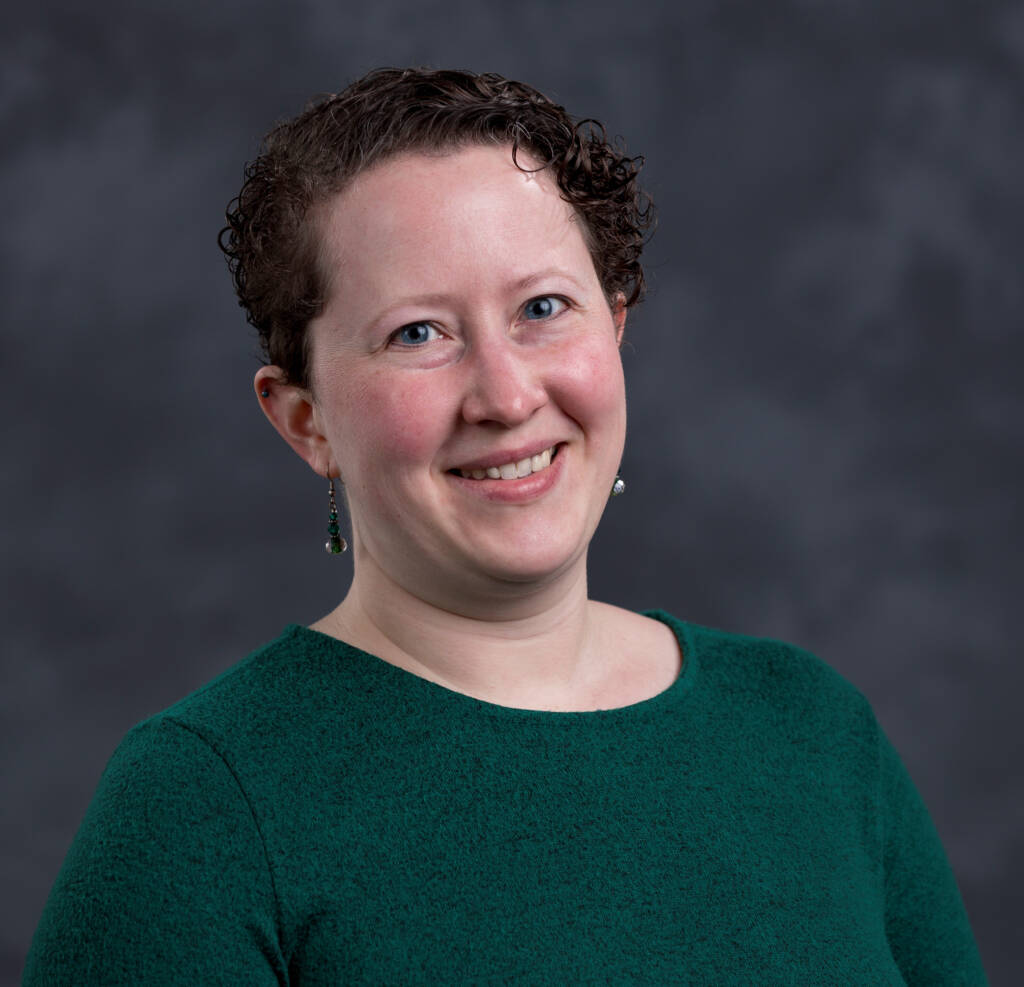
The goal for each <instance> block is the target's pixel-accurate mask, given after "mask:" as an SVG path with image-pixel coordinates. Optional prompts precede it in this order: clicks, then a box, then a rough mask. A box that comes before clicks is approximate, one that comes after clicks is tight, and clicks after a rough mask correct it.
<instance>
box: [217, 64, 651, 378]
mask: <svg viewBox="0 0 1024 987" xmlns="http://www.w3.org/2000/svg"><path fill="white" fill-rule="evenodd" d="M470 144H497V145H510V146H511V148H512V156H513V160H514V161H516V164H517V165H518V166H519V167H520V168H522V169H523V170H524V171H527V170H533V169H528V168H526V167H524V166H523V165H522V164H519V161H518V158H517V154H518V153H519V152H520V151H525V152H526V153H527V154H528V155H529V156H530V157H531V158H532V159H533V161H534V162H539V163H540V168H542V169H543V168H550V169H551V171H552V174H553V177H554V178H555V180H556V182H557V184H558V188H559V190H560V192H561V195H562V198H563V199H565V201H566V202H568V203H569V204H570V205H572V206H573V208H574V209H575V210H576V212H577V213H578V214H579V215H580V216H581V217H582V219H583V221H584V224H583V228H584V231H585V235H586V238H587V245H588V247H589V249H590V254H591V257H592V258H593V261H594V268H595V270H596V271H597V275H598V279H599V280H600V282H601V285H602V287H603V289H604V291H605V294H606V295H607V297H608V298H609V299H611V298H613V297H614V296H615V295H617V294H618V293H620V292H621V293H622V295H623V296H624V297H625V299H626V305H627V306H631V305H635V304H636V303H637V302H639V301H640V299H641V297H642V295H643V293H644V287H645V285H644V274H643V269H642V268H641V266H640V253H641V251H642V249H643V245H644V241H645V238H646V232H647V231H648V230H649V229H650V228H651V227H652V225H653V221H654V213H653V207H652V204H651V201H650V199H649V197H648V196H647V195H646V193H644V192H643V190H642V189H641V188H640V186H639V184H638V182H637V175H638V173H639V171H640V168H641V166H642V164H643V159H642V158H639V157H634V158H631V157H627V156H626V155H625V153H624V152H623V151H622V149H621V148H620V147H619V146H617V145H616V144H614V143H612V142H610V141H609V140H608V138H607V135H606V133H605V130H604V127H603V126H602V125H601V124H600V123H598V122H597V121H596V120H592V119H585V120H580V121H578V122H574V121H573V119H572V118H571V117H570V116H569V115H568V114H567V113H566V111H565V110H564V109H563V108H562V107H561V106H559V105H558V104H556V103H554V102H552V101H551V100H550V99H548V98H547V97H546V96H544V95H542V94H541V93H539V92H537V91H536V90H535V89H532V88H531V87H530V86H527V85H524V84H523V83H521V82H513V81H511V80H509V79H505V78H503V77H502V76H500V75H496V74H494V73H486V74H483V75H475V74H473V73H470V72H459V71H450V70H432V69H392V68H385V69H377V70H375V71H373V72H370V73H369V74H367V75H365V76H363V78H361V79H359V80H358V81H357V82H354V83H353V84H352V85H351V86H349V87H348V88H347V89H345V90H344V91H343V92H341V93H337V94H335V95H329V96H325V97H322V98H320V99H318V100H316V101H314V102H312V103H311V104H310V105H309V106H307V108H306V109H305V110H304V111H303V112H302V113H301V114H300V115H299V116H297V117H295V118H294V119H293V120H287V121H285V122H284V123H280V124H278V125H277V126H276V127H274V129H273V130H271V131H270V133H269V134H268V135H267V136H266V137H265V138H264V141H263V144H262V147H261V152H260V154H259V156H258V157H257V158H256V160H255V161H253V162H251V163H250V164H249V165H248V166H247V167H246V169H245V183H244V184H243V186H242V190H241V191H240V192H239V193H238V196H237V197H236V198H235V199H233V200H232V201H231V203H230V204H229V206H228V210H227V221H228V222H227V226H225V227H224V228H223V229H222V230H221V231H220V236H219V238H218V242H219V243H220V247H221V250H223V251H224V253H225V254H226V255H227V258H228V266H229V267H230V269H231V275H232V278H233V279H234V283H235V290H236V291H237V293H238V299H239V304H240V305H242V306H243V307H244V308H245V310H246V316H247V318H248V320H249V322H250V323H251V324H252V325H253V326H255V327H256V329H257V330H258V332H259V336H260V344H261V346H262V349H263V353H264V356H265V357H266V359H267V360H268V361H269V362H270V363H272V364H276V365H277V366H279V367H280V368H281V369H282V370H283V371H284V374H285V376H286V378H287V379H288V381H290V382H292V383H295V384H298V385H299V386H302V387H308V386H309V373H308V353H307V345H306V337H307V333H306V327H307V326H308V325H309V322H310V320H312V319H314V318H315V317H316V316H317V315H319V314H320V312H321V311H322V309H323V306H324V304H325V301H326V298H325V288H326V284H327V278H326V277H325V276H324V272H322V271H321V270H320V268H319V264H318V239H317V230H316V228H315V227H316V224H315V223H312V222H307V218H309V217H310V211H311V210H312V209H314V208H315V207H317V206H318V205H320V204H321V203H322V202H324V201H325V200H326V199H327V198H329V197H331V196H334V195H335V194H337V193H338V192H340V191H341V190H342V189H343V188H344V187H345V186H346V185H347V184H348V183H350V182H351V181H352V180H353V179H354V178H355V176H356V175H358V174H359V173H360V172H361V171H364V170H365V169H367V168H370V167H372V166H373V165H374V164H377V163H379V162H380V161H382V160H384V159H385V158H388V157H392V156H394V155H397V154H401V153H404V152H410V151H411V152H417V151H420V152H423V151H427V152H432V153H436V152H439V151H440V152H444V151H446V150H452V149H456V148H459V147H464V146H466V145H470Z"/></svg>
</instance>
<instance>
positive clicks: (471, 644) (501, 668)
mask: <svg viewBox="0 0 1024 987" xmlns="http://www.w3.org/2000/svg"><path fill="white" fill-rule="evenodd" d="M360 562H361V564H360V565H359V566H358V567H357V570H356V576H355V578H354V579H353V581H352V586H351V588H350V590H349V592H348V595H347V596H346V597H345V599H344V600H343V601H342V603H341V605H340V606H339V607H338V608H337V609H336V610H335V611H334V612H333V613H331V614H329V615H328V616H327V617H325V618H324V619H323V620H321V621H319V622H318V623H317V624H314V625H313V627H314V629H316V630H321V631H324V632H325V633H329V634H333V635H335V636H336V637H340V638H342V639H343V640H345V641H347V642H348V643H350V644H352V645H355V646H356V647H358V648H361V649H362V650H364V651H368V652H370V653H371V654H375V655H377V656H379V657H380V658H383V659H384V660H385V661H388V662H391V663H392V664H394V665H398V666H399V667H401V668H405V669H407V670H408V671H410V672H413V673H414V674H416V675H420V676H421V677H423V678H426V679H429V680H431V681H434V682H437V683H438V684H439V685H443V686H445V687H446V688H449V689H453V690H454V691H456V692H461V693H464V694H466V695H470V696H475V697H476V698H479V699H483V700H486V701H487V702H493V703H498V704H500V705H504V706H518V707H523V708H534V709H557V708H573V707H574V706H575V705H576V704H578V703H579V701H580V697H581V696H585V695H587V693H588V691H589V684H590V681H589V680H590V679H591V678H592V676H593V675H594V674H595V670H596V666H597V664H598V663H597V662H596V661H594V660H592V659H594V657H595V656H596V653H597V649H596V647H595V636H596V635H595V626H594V625H595V620H594V619H593V617H594V611H593V608H592V606H591V604H590V603H589V601H588V600H587V580H586V559H585V557H584V558H581V559H580V560H578V564H577V565H574V566H573V567H572V568H571V569H570V570H568V571H567V572H565V573H562V574H561V575H560V576H559V577H558V578H557V579H556V580H554V581H552V582H551V583H549V584H545V585H544V586H543V587H540V588H537V587H531V588H526V587H522V588H521V592H519V593H516V594H512V595H507V594H504V595H501V598H500V599H499V600H497V601H492V604H491V606H490V607H488V608H487V610H486V611H483V612H486V613H487V614H488V616H487V617H486V619H485V618H484V617H482V616H481V612H478V611H473V612H465V611H464V610H463V611H462V612H460V610H457V609H455V608H451V609H447V608H445V606H444V605H443V604H441V605H439V604H438V603H436V602H433V601H431V602H428V601H426V600H424V599H423V598H422V597H420V596H418V595H416V594H414V593H412V592H410V591H408V590H407V589H405V588H403V587H402V586H399V585H398V584H397V583H395V582H394V581H393V580H392V579H390V578H389V577H388V576H387V574H386V573H385V572H384V571H383V570H381V569H380V568H379V567H378V566H377V565H376V564H375V563H374V561H373V560H372V559H367V558H365V557H364V558H362V559H360Z"/></svg>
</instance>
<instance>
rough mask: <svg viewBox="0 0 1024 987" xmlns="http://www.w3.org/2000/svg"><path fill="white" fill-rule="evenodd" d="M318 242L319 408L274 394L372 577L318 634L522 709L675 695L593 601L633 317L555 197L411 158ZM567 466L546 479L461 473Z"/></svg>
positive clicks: (666, 641) (650, 657)
mask: <svg viewBox="0 0 1024 987" xmlns="http://www.w3.org/2000/svg"><path fill="white" fill-rule="evenodd" d="M313 221H314V222H316V223H317V224H318V227H319V233H320V237H321V241H322V263H323V264H324V269H325V273H326V274H327V276H328V293H327V304H326V305H325V308H324V311H323V312H322V314H321V315H320V316H319V317H318V318H317V319H315V320H314V321H313V322H312V323H311V324H310V326H309V330H308V331H309V333H310V342H311V364H310V367H311V380H312V388H311V389H309V390H306V389H303V388H299V387H296V386H294V385H291V384H288V383H286V382H285V378H284V375H283V373H282V372H281V370H280V369H279V368H277V367H273V366H271V367H263V368H261V369H260V371H259V372H258V373H257V374H256V379H255V382H254V383H255V388H256V392H257V395H259V396H260V402H261V405H262V407H263V410H264V412H265V413H266V414H267V417H268V418H269V419H270V421H271V422H272V423H273V424H274V426H275V427H276V428H277V430H278V431H279V432H280V433H281V435H282V436H283V437H284V438H285V440H286V441H287V442H288V443H289V444H290V445H291V446H292V448H293V449H294V450H295V451H296V452H297V453H298V454H299V455H300V456H301V457H302V458H303V459H304V460H305V461H306V462H307V463H308V464H309V465H310V466H311V467H312V468H313V470H314V471H315V472H317V473H318V474H320V475H321V476H328V475H330V476H340V477H341V479H342V480H343V481H344V483H345V489H346V493H347V499H348V506H349V513H350V518H351V524H352V538H351V541H352V543H353V552H354V578H353V582H352V585H351V587H350V589H349V592H348V594H347V595H346V597H345V599H344V600H343V601H342V603H341V604H340V605H339V606H338V608H337V609H336V610H335V611H333V612H332V613H331V614H328V615H327V616H326V617H324V618H323V619H322V620H320V621H318V622H317V623H316V624H314V625H312V626H313V628H314V629H315V630H319V631H322V632H323V633H327V634H331V635H334V636H336V637H339V638H342V639H344V640H346V641H348V642H349V643H351V644H354V645H356V646H357V647H360V648H362V649H363V650H365V651H368V652H370V653H372V654H375V655H378V656H379V657H381V658H382V659H384V660H385V661H389V662H391V663H393V664H395V665H398V666H399V667H402V668H405V669H407V670H409V671H411V672H413V673H414V674H417V675H420V676H422V677H424V678H428V679H430V680H432V681H435V682H437V683H439V684H440V685H443V686H445V687H447V688H450V689H454V690H456V691H458V692H462V693H465V694H468V695H473V696H476V697H477V698H480V699H485V700H487V701H489V702H495V703H499V704H501V705H505V706H517V707H521V708H535V709H563V710H570V709H575V710H579V709H597V708H611V707H617V706H623V705H628V704H630V703H634V702H638V701H641V700H643V699H646V698H649V697H650V696H653V695H655V694H657V693H658V692H661V691H662V690H663V689H665V688H667V687H668V686H669V685H670V684H671V682H672V681H673V680H674V679H675V677H676V675H677V674H678V670H679V663H680V658H679V652H678V647H677V645H676V642H675V639H674V637H673V635H672V634H671V632H670V631H669V630H668V629H667V628H666V627H665V626H664V625H662V624H661V623H659V622H657V621H652V620H649V619H648V618H645V617H641V616H639V615H637V614H633V613H631V612H629V611H624V610H620V609H618V608H615V607H610V606H606V605H604V604H600V603H596V602H594V601H591V600H589V599H588V598H587V584H586V556H587V547H588V545H589V543H590V539H591V537H592V536H593V534H594V530H595V529H596V527H597V524H598V521H599V520H600V517H601V514H602V512H603V510H604V507H605V504H606V503H607V499H608V493H609V491H610V489H611V485H612V481H613V479H614V476H615V473H616V470H617V468H618V464H619V461H620V458H621V455H622V448H623V442H624V439H625V428H626V401H625V388H624V382H623V374H622V363H621V359H620V354H619V346H620V344H621V341H622V335H623V330H624V327H625V318H626V310H625V306H624V304H623V299H622V298H621V296H620V297H617V298H615V299H613V300H612V303H611V304H609V300H608V298H607V297H606V295H605V293H604V291H603V290H602V287H601V284H600V282H599V280H598V277H597V274H596V271H595V269H594V265H593V262H592V260H591V257H590V253H589V251H588V249H587V246H586V243H585V240H584V237H583V234H582V231H581V227H580V220H579V219H578V217H577V216H576V215H575V213H574V211H573V210H572V209H571V207H570V206H569V205H568V204H567V203H565V202H564V201H563V200H562V199H561V198H560V197H559V195H558V192H557V188H556V187H555V185H554V183H553V181H552V180H551V178H550V176H549V175H548V174H546V173H543V172H539V173H533V174H525V173H524V172H522V171H520V170H519V169H518V168H517V167H516V166H515V165H514V163H513V161H512V157H511V151H510V149H509V148H503V147H491V146H479V147H477V146H474V147H470V148H466V149H463V150H459V151H457V152H452V153H448V154H444V155H431V156H426V155H422V154H416V155H402V156H399V157H397V158H393V159H390V160H388V161H386V162H384V163H382V164H379V165H377V166H375V167H373V168H372V169H370V170H368V171H366V172H363V173H362V174H360V175H359V176H358V177H357V178H356V179H355V180H354V182H353V183H351V184H350V185H349V186H348V187H347V188H346V189H345V190H344V191H343V192H341V193H340V194H339V195H337V196H335V197H334V198H332V199H331V200H329V201H328V202H326V203H324V204H323V205H322V206H321V208H320V209H319V211H318V212H317V214H316V215H315V216H314V217H313ZM264 391H265V392H267V396H266V397H263V396H262V392H264ZM551 447H555V448H556V449H557V453H556V455H555V457H554V460H553V461H552V464H551V465H550V466H549V467H548V468H547V469H545V470H542V471H539V472H537V473H534V474H533V475H531V476H528V477H524V478H520V479H516V480H510V481H509V480H473V479H467V478H463V477H462V476H459V475H456V472H453V471H457V470H458V469H460V468H463V469H466V468H469V467H479V466H483V465H497V464H498V463H507V462H511V461H516V460H519V459H521V458H523V457H525V456H528V455H531V454H534V453H540V452H541V451H542V450H544V449H546V448H551Z"/></svg>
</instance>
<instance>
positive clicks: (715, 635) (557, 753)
mask: <svg viewBox="0 0 1024 987" xmlns="http://www.w3.org/2000/svg"><path fill="white" fill-rule="evenodd" d="M651 616H654V617H656V618H657V619H660V620H663V621H665V622H666V623H667V624H669V625H670V626H671V627H672V628H673V630H674V631H675V633H676V635H677V637H678V639H679V642H680V645H681V648H682V651H683V655H684V663H683V670H682V673H681V674H680V676H679V678H678V679H677V680H676V682H675V683H674V684H673V685H672V686H671V687H670V688H669V689H668V690H666V691H665V692H663V693H661V694H660V695H658V696H655V697H654V698H652V699H649V700H647V701H644V702H641V703H637V704H635V705H631V706H627V707H624V708H621V709H614V710H598V711H592V712H568V713H566V712H562V713H556V712H544V711H535V710H517V709H510V708H507V707H503V706H497V705H494V704H490V703H486V702H482V701H479V700H476V699H473V698H470V697H468V696H464V695H461V694H459V693H457V692H453V691H450V690H448V689H445V688H443V687H441V686H438V685H435V684H433V683H431V682H428V681H426V680H425V679H422V678H419V677H417V676H415V675H413V674H411V673H409V672H406V671H403V670H401V669H398V668H396V667H394V666H392V665H389V664H387V663H386V662H384V661H382V660H380V659H378V658H375V657H373V656H371V655H368V654H366V653H364V652H361V651H358V650H356V649H354V648H351V647H349V646H347V645H345V644H342V643H341V642H339V641H336V640H334V639H333V638H330V637H327V636H325V635H322V634H318V633H316V632H314V631H310V630H308V629H305V628H301V627H297V626H292V627H289V628H288V629H287V630H286V631H285V632H284V633H283V634H282V636H281V637H280V638H278V639H277V640H276V641H274V642H273V643H271V644H269V645H268V646H266V647H265V648H263V649H261V650H260V651H257V652H256V653H254V654H252V655H250V656H249V657H248V658H247V659H246V660H245V661H243V662H241V663H240V664H239V665H237V666H235V667H234V668H233V669H231V670H230V671H228V672H226V673H225V674H224V675H222V676H220V677H219V678H218V679H216V680H214V681H213V682H211V683H210V684H209V685H207V686H206V687H204V688H203V689H201V690H199V691H198V692H196V693H194V694H193V695H191V696H189V697H188V698H186V699H184V700H183V701H181V702H180V703H178V704H177V705H175V706H173V707H171V708H170V709H168V710H166V711H164V712H163V713H160V714H159V715H157V716H154V717H153V718H151V719H149V720H147V721H145V722H144V723H142V724H140V725H139V726H137V727H135V728H134V729H133V730H132V731H131V732H130V733H129V734H128V735H127V737H126V738H125V740H124V741H123V742H122V744H121V745H120V747H119V748H118V749H117V751H116V753H115V754H114V756H113V758H112V759H111V761H110V764H109V765H108V767H107V769H106V772H105V773H104V775H103V779H102V781H101V782H100V785H99V789H98V791H97V793H96V796H95V799H94V801H93V803H92V805H91V807H90V809H89V811H88V814H87V815H86V817H85V820H84V822H83V823H82V827H81V829H80V831H79V833H78V835H77V837H76V839H75V841H74V843H73V845H72V847H71V850H70V852H69V853H68V857H67V860H66V862H65V864H64V867H63V870H62V871H61V873H60V876H59V877H58V879H57V882H56V884H55V886H54V889H53V891H52V893H51V896H50V900H49V902H48V904H47V906H46V910H45V912H44V914H43V918H42V921H41V923H40V925H39V928H38V930H37V932H36V937H35V940H34V942H33V946H32V950H31V952H30V955H29V959H28V963H27V966H26V970H25V983H26V984H28V985H32V987H35V985H44V984H45V985H60V987H68V985H79V987H84V985H93V984H103V985H108V984H110V985H113V984H131V985H139V984H182V985H185V984H187V985H190V987H194V985H200V984H201V985H211V984H232V985H242V984H244V985H257V987H258V985H273V984H292V985H303V987H312V985H331V987H337V985H339V984H371V983H372V984H419V983H428V984H485V983H486V984H491V983H528V984H529V983H533V984H562V983H648V984H742V985H751V984H757V985H774V984H807V985H832V984H835V985H872V987H879V985H885V984H902V983H909V984H927V985H929V987H935V985H944V984H971V985H974V984H984V983H985V982H986V981H985V974H984V972H983V971H982V967H981V963H980V960H979V957H978V953H977V949H976V947H975V944H974V940H973V938H972V935H971V931H970V928H969V926H968V922H967V918H966V915H965V913H964V908H963V905H962V903H961V900H960V895H959V892H958V890H957V886H956V883H955V881H954V879H953V875H952V873H951V871H950V868H949V865H948V863H947V861H946V858H945V855H944V853H943V850H942V847H941V845H940V843H939V840H938V837H937V836H936V833H935V829H934V827H933V826H932V823H931V821H930V819H929V817H928V814H927V811H926V810H925V808H924V806H923V805H922V802H921V800H920V798H919V796H918V794H917V792H916V791H915V789H914V787H913V785H912V783H911V781H910V779H909V778H908V776H907V774H906V771H905V770H904V768H903V766H902V765H901V763H900V760H899V758H898V756H897V755H896V753H895V752H894V751H893V749H892V747H891V746H890V745H889V743H888V742H887V741H886V739H885V737H884V736H883V735H882V733H881V731H880V729H879V727H878V724H877V723H876V721H875V718H874V716H873V715H872V713H871V710H870V708H869V706H868V704H867V702H866V701H865V700H864V698H863V697H862V696H861V694H860V693H859V692H857V691H856V690H855V689H854V688H853V687H852V686H851V685H849V684H848V683H847V682H845V681H844V680H843V679H842V678H840V677H839V676H838V675H837V674H836V673H835V672H833V671H831V670H830V669H829V668H828V667H827V666H826V665H824V664H823V663H821V662H820V661H819V660H817V659H816V658H814V657H813V656H811V655H808V654H806V653H805V652H802V651H799V650H798V649H796V648H794V647H792V646H790V645H786V644H781V643H779V642H775V641H767V640H759V639H754V638H745V637H740V636H737V635H731V634H724V633H721V632H718V631H712V630H708V629H706V628H700V627H697V626H695V625H692V624H684V623H681V622H679V621H677V620H675V619H674V618H671V617H669V616H668V615H666V614H662V613H652V614H651Z"/></svg>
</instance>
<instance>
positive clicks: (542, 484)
mask: <svg viewBox="0 0 1024 987" xmlns="http://www.w3.org/2000/svg"><path fill="white" fill-rule="evenodd" d="M552 444H553V445H558V446H561V445H563V444H562V443H552ZM548 448H550V446H543V447H542V448H541V449H540V450H539V451H540V452H543V451H544V449H548ZM527 455H528V453H524V454H523V455H522V457H521V458H523V459H525V458H526V456H527ZM566 458H567V457H566V455H565V450H564V449H562V448H560V449H559V453H558V455H557V456H555V458H554V459H552V460H551V465H550V466H548V467H547V468H546V469H542V470H541V471H540V472H539V473H531V474H530V475H529V476H523V477H520V478H519V479H516V480H491V479H484V480H473V479H471V478H469V477H465V476H459V475H458V474H457V473H448V474H446V475H447V476H448V478H449V479H450V480H451V481H452V482H453V483H455V484H457V485H458V486H459V488H460V489H462V490H464V491H465V492H466V493H468V494H470V495H473V496H476V497H480V498H482V499H483V500H488V501H491V502H492V503H496V504H523V503H528V502H529V501H531V500H536V499H537V498H538V497H542V496H543V495H544V494H546V493H547V492H548V491H549V490H550V489H551V488H552V487H553V486H554V485H555V484H556V483H557V482H558V480H559V477H561V475H562V471H563V469H564V468H565V460H566ZM501 462H502V463H507V462H509V460H507V459H502V460H501ZM495 465H497V464H495ZM462 468H463V469H465V467H462ZM474 468H475V469H485V468H486V467H483V466H477V467H474Z"/></svg>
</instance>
